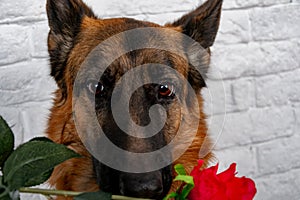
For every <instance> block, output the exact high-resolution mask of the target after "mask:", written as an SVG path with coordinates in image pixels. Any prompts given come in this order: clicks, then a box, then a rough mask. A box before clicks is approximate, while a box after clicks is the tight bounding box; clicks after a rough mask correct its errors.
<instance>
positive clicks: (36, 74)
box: [0, 60, 56, 106]
mask: <svg viewBox="0 0 300 200" xmlns="http://www.w3.org/2000/svg"><path fill="white" fill-rule="evenodd" d="M49 73H50V72H49V66H48V62H47V61H46V60H34V61H30V62H23V63H18V64H14V65H11V66H9V67H1V68H0V92H1V96H0V106H4V105H17V104H22V103H24V102H29V101H33V102H36V101H41V100H47V99H48V100H49V99H51V97H52V92H53V91H54V90H55V88H56V86H55V83H54V81H53V79H52V78H51V77H50V76H49V75H48V74H49Z"/></svg>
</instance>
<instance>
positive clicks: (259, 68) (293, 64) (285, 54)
mask: <svg viewBox="0 0 300 200" xmlns="http://www.w3.org/2000/svg"><path fill="white" fill-rule="evenodd" d="M256 51H258V52H260V54H262V55H263V58H262V59H261V58H258V60H257V61H256V62H253V63H252V65H253V67H254V68H255V73H256V74H257V75H264V74H274V73H278V72H283V71H288V70H293V69H299V68H300V57H299V56H298V54H299V52H300V41H299V39H292V40H288V41H277V42H276V41H275V42H266V43H261V44H260V47H259V49H257V50H256ZM253 53H254V54H255V53H256V52H253ZM258 61H259V62H258Z"/></svg>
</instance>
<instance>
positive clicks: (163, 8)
mask: <svg viewBox="0 0 300 200" xmlns="http://www.w3.org/2000/svg"><path fill="white" fill-rule="evenodd" d="M86 2H87V4H88V5H93V6H92V7H93V10H94V11H95V13H97V14H98V15H100V16H101V17H102V16H118V17H119V16H125V15H135V14H141V13H143V14H150V13H152V14H154V13H166V12H173V11H190V10H192V9H193V8H195V7H196V6H198V5H200V4H201V2H203V1H201V0H200V1H199V0H198V1H195V0H184V1H180V2H174V1H172V0H166V1H160V2H157V1H142V2H141V1H140V0H132V1H119V0H111V1H105V0H102V1H99V0H86Z"/></svg>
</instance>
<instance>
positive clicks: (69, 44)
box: [47, 0, 96, 92]
mask: <svg viewBox="0 0 300 200" xmlns="http://www.w3.org/2000/svg"><path fill="white" fill-rule="evenodd" d="M47 15H48V22H49V27H50V32H49V36H48V51H49V55H50V62H51V75H52V76H53V77H54V78H55V80H56V82H57V84H58V86H59V87H60V89H61V90H63V92H64V90H65V82H64V77H63V74H64V68H65V66H66V62H67V59H68V55H69V53H70V51H71V49H72V48H73V46H74V43H75V38H76V36H77V34H78V33H79V31H80V25H81V22H82V19H83V18H84V16H88V17H92V18H96V17H95V15H94V13H93V11H92V10H91V9H90V8H89V7H88V6H87V5H86V4H84V3H83V2H82V1H81V0H47Z"/></svg>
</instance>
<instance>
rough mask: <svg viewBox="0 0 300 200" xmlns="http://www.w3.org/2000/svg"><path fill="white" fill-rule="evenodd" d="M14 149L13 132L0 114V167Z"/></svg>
mask: <svg viewBox="0 0 300 200" xmlns="http://www.w3.org/2000/svg"><path fill="white" fill-rule="evenodd" d="M13 150H14V134H13V132H12V131H11V129H10V127H9V126H8V124H7V123H6V121H5V120H4V119H3V118H2V117H1V116H0V167H1V168H2V167H3V164H4V162H5V160H6V159H7V158H8V156H9V155H10V154H11V153H12V151H13Z"/></svg>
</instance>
